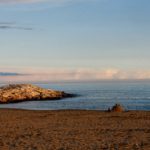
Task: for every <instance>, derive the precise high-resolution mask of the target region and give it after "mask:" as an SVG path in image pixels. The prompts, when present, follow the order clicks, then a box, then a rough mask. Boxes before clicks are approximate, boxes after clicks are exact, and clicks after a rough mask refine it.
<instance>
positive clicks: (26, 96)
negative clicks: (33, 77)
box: [0, 84, 74, 103]
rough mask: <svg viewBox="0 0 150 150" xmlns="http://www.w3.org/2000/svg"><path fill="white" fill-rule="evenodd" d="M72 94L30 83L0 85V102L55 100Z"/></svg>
mask: <svg viewBox="0 0 150 150" xmlns="http://www.w3.org/2000/svg"><path fill="white" fill-rule="evenodd" d="M73 96H74V95H73V94H68V93H65V92H62V91H54V90H50V89H43V88H40V87H38V86H35V85H31V84H10V85H7V86H3V87H0V103H15V102H21V101H31V100H55V99H62V98H67V97H73Z"/></svg>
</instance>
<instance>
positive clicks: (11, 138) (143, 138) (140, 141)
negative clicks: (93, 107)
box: [0, 109, 150, 150]
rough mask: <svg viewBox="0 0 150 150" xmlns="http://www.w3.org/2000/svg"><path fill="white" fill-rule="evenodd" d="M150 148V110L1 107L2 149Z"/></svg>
mask: <svg viewBox="0 0 150 150" xmlns="http://www.w3.org/2000/svg"><path fill="white" fill-rule="evenodd" d="M101 149H102V150H103V149H105V150H126V149H127V150H134V149H135V150H137V149H139V150H150V111H149V112H144V111H139V112H138V111H131V112H122V113H115V112H113V113H112V112H111V113H109V112H101V111H79V110H74V111H73V110H66V111H27V110H11V109H0V150H101Z"/></svg>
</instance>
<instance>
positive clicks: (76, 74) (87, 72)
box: [0, 68, 150, 82]
mask: <svg viewBox="0 0 150 150" xmlns="http://www.w3.org/2000/svg"><path fill="white" fill-rule="evenodd" d="M1 71H8V70H1ZM11 71H12V70H11ZM14 71H15V72H18V73H23V74H27V75H24V76H21V75H20V76H6V77H0V82H2V81H3V82H5V81H10V82H14V81H63V80H74V81H78V80H85V81H87V80H120V79H150V70H131V71H124V70H119V69H113V68H110V69H103V70H101V69H99V70H98V69H84V68H83V69H82V68H81V69H75V70H70V69H40V70H39V69H38V70H35V69H33V68H30V69H24V72H23V71H21V70H20V72H19V69H18V70H13V72H14ZM9 72H10V70H9Z"/></svg>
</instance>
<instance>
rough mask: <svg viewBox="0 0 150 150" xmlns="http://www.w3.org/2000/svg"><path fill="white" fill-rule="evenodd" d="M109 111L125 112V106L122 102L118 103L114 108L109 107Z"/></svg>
mask: <svg viewBox="0 0 150 150" xmlns="http://www.w3.org/2000/svg"><path fill="white" fill-rule="evenodd" d="M108 111H109V112H123V111H124V108H123V107H122V106H121V105H120V104H116V105H114V106H113V107H112V108H109V109H108Z"/></svg>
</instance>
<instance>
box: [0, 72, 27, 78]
mask: <svg viewBox="0 0 150 150" xmlns="http://www.w3.org/2000/svg"><path fill="white" fill-rule="evenodd" d="M20 75H25V74H21V73H16V72H0V76H2V77H3V76H4V77H5V76H20Z"/></svg>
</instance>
